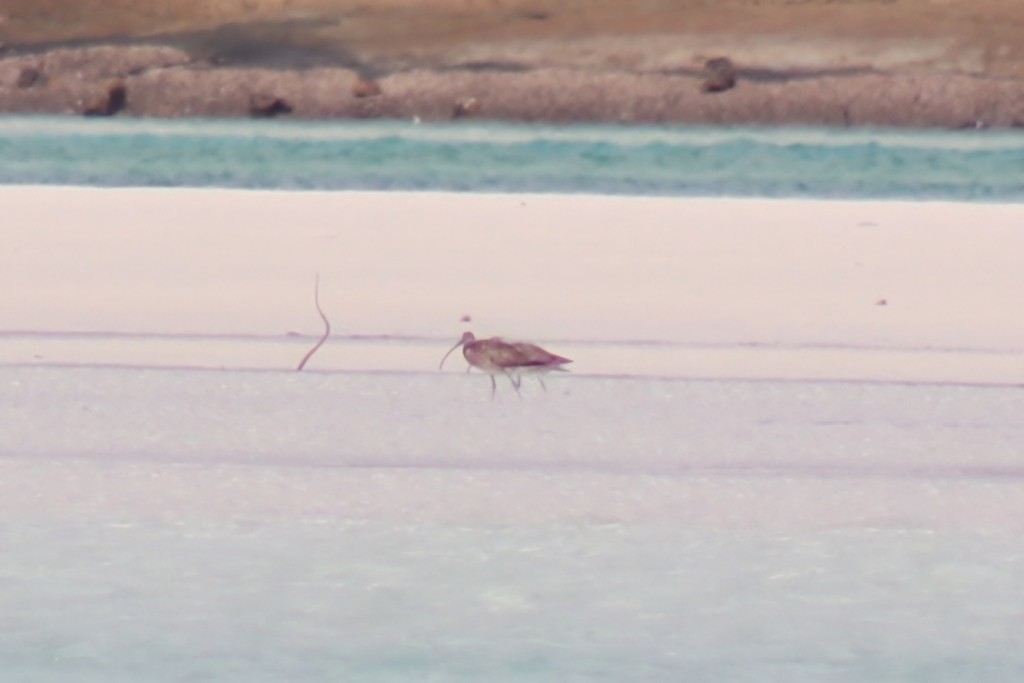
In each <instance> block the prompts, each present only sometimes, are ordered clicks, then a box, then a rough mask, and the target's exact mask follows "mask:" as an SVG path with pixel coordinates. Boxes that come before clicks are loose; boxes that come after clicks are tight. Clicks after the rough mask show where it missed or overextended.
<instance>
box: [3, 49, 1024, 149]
mask: <svg viewBox="0 0 1024 683" xmlns="http://www.w3.org/2000/svg"><path fill="white" fill-rule="evenodd" d="M733 69H734V75H733V78H734V82H733V83H732V84H730V87H728V88H727V89H723V90H721V91H709V89H708V87H707V79H708V78H709V76H708V75H707V74H706V73H704V72H702V71H701V70H699V69H676V70H673V71H669V70H629V69H612V68H600V69H599V68H582V67H578V66H563V65H554V66H534V65H521V64H516V63H513V62H508V63H504V64H502V63H464V64H461V65H455V66H450V67H445V68H409V69H402V70H395V71H393V72H391V73H383V74H379V75H374V74H370V73H367V70H366V69H360V68H358V67H352V66H343V65H338V64H330V63H321V64H312V65H310V66H305V67H299V68H279V67H275V66H269V67H268V66H261V65H256V66H253V65H246V64H226V65H222V64H217V63H214V62H210V61H207V60H197V59H195V57H194V56H193V55H191V54H190V53H189V52H187V51H185V50H182V49H180V48H176V47H171V46H161V45H102V44H100V45H92V46H86V47H58V48H55V49H51V50H45V51H39V52H31V53H22V54H18V53H17V52H15V51H11V53H10V54H8V55H7V56H6V57H2V56H0V112H4V113H16V114H64V115H97V116H139V117H168V118H175V117H189V116H196V117H249V116H252V117H272V116H273V117H293V118H301V119H367V118H386V119H405V120H423V121H439V120H449V119H455V118H484V119H496V120H508V121H526V122H528V121H537V122H547V123H570V122H595V123H596V122H602V123H612V122H615V123H651V124H701V125H707V124H724V125H825V126H901V127H938V128H1004V129H1005V128H1013V127H1024V82H1022V81H1020V80H1016V79H1009V78H994V77H986V76H980V75H970V74H963V73H937V72H934V71H928V70H916V71H915V70H898V71H883V70H876V69H866V68H848V69H822V70H819V71H810V70H793V69H789V70H786V69H781V70H773V69H769V68H764V67H759V66H756V65H754V66H751V65H744V64H742V63H740V64H736V65H734V66H733Z"/></svg>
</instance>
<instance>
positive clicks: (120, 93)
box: [82, 79, 128, 116]
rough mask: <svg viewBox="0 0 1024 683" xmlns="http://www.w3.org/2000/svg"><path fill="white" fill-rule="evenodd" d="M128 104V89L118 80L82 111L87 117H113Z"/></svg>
mask: <svg viewBox="0 0 1024 683" xmlns="http://www.w3.org/2000/svg"><path fill="white" fill-rule="evenodd" d="M127 103H128V88H127V86H125V84H124V81H122V80H120V79H118V80H114V81H111V82H110V83H108V84H107V87H106V89H105V90H104V91H103V92H102V93H100V94H99V95H96V97H94V98H92V99H91V100H89V101H88V102H86V104H85V107H84V108H83V110H82V114H84V115H85V116H113V115H114V114H116V113H118V112H119V111H121V110H122V109H124V107H125V105H126V104H127Z"/></svg>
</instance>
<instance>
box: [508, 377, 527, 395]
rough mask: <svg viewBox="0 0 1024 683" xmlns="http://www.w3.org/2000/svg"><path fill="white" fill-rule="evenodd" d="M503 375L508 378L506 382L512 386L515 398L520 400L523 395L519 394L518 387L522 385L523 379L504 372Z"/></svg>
mask: <svg viewBox="0 0 1024 683" xmlns="http://www.w3.org/2000/svg"><path fill="white" fill-rule="evenodd" d="M505 375H506V376H507V377H508V381H509V382H510V383H511V384H512V388H513V389H515V390H516V396H518V397H519V398H522V397H523V395H522V394H521V393H519V385H520V384H522V382H523V378H522V377H519V376H518V375H513V374H512V373H511V372H506V373H505Z"/></svg>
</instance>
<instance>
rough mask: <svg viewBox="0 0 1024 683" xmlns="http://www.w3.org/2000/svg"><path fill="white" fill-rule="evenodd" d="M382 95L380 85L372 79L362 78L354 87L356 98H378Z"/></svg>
mask: <svg viewBox="0 0 1024 683" xmlns="http://www.w3.org/2000/svg"><path fill="white" fill-rule="evenodd" d="M380 93H381V89H380V83H378V82H377V81H375V80H373V79H372V78H360V79H358V80H357V81H356V82H355V85H353V86H352V95H353V96H355V97H376V96H377V95H380Z"/></svg>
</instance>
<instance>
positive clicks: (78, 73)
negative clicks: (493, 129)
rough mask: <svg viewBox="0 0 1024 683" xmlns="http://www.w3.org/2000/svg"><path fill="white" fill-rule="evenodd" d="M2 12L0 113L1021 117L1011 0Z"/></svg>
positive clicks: (1017, 27) (950, 120)
mask: <svg viewBox="0 0 1024 683" xmlns="http://www.w3.org/2000/svg"><path fill="white" fill-rule="evenodd" d="M12 1H13V2H14V3H15V6H12V7H11V8H9V9H8V10H7V16H6V20H5V21H4V22H3V23H0V42H5V43H6V44H7V48H6V50H5V51H4V52H2V53H0V110H2V111H6V112H21V113H28V112H47V113H67V114H80V113H85V112H86V111H88V110H91V111H92V112H93V113H101V114H104V113H106V114H115V113H116V114H124V115H137V116H193V115H206V116H248V115H254V114H263V115H289V116H294V117H302V118H336V117H338V118H365V117H388V118H414V117H419V118H421V119H423V120H437V119H449V118H452V117H453V116H462V115H468V116H480V117H488V118H495V119H508V120H539V121H553V122H571V121H624V122H671V123H726V124H728V123H745V124H758V123H762V124H828V125H899V126H940V127H962V126H994V127H1010V126H1021V125H1024V43H1021V41H1020V40H1019V36H1020V35H1024V16H1022V15H1021V13H1020V12H1019V6H1017V5H1016V3H1015V2H1013V1H1012V0H984V1H982V2H977V3H972V4H971V6H970V7H962V6H957V5H956V4H954V3H948V2H919V1H917V0H897V1H896V2H884V3H883V2H871V1H868V0H863V1H851V2H844V3H831V2H825V0H820V1H816V0H809V1H808V2H783V1H782V0H779V1H776V2H772V1H770V0H764V1H761V2H755V1H753V0H725V1H723V2H716V3H702V2H698V1H697V0H685V1H682V2H678V1H677V2H667V1H659V0H648V2H642V3H627V2H621V1H619V2H613V1H605V2H596V3H595V2H589V3H580V2H572V1H569V2H561V3H555V2H553V1H551V0H533V1H531V2H527V1H526V0H506V1H504V2H498V1H495V2H470V1H469V0H461V1H459V0H434V1H431V2H419V3H413V2H400V1H398V0H394V1H391V2H380V3H374V4H373V5H372V6H368V5H366V4H365V3H356V2H344V1H342V2H326V1H324V0H321V1H319V2H318V1H317V0H305V1H304V2H289V3H280V2H272V1H270V0H267V1H264V2H247V3H241V2H239V3H232V2H224V3H217V4H215V5H210V4H209V3H195V2H185V1H184V0H178V1H177V2H171V1H167V2H163V3H159V4H158V5H157V6H155V7H147V8H138V7H135V6H134V5H133V4H132V5H124V3H101V4H96V3H93V2H88V1H84V2H80V3H76V4H75V5H74V8H72V7H70V6H69V7H65V6H64V5H67V4H68V3H63V4H62V3H59V2H50V3H38V2H37V3H24V4H25V6H24V7H21V6H20V5H19V3H20V2H21V0H12ZM122 5H124V6H122ZM51 6H52V7H51ZM58 6H59V11H56V10H55V8H57V7H58ZM714 57H728V58H729V59H731V60H732V62H733V64H734V66H735V67H736V70H737V71H736V75H737V78H738V80H737V84H736V86H735V87H734V88H731V89H727V90H725V91H723V92H717V93H709V92H705V91H704V90H703V85H704V83H705V78H706V74H705V72H704V68H705V63H706V61H707V60H708V59H710V58H714ZM112 92H113V95H112V94H111V93H112Z"/></svg>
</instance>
